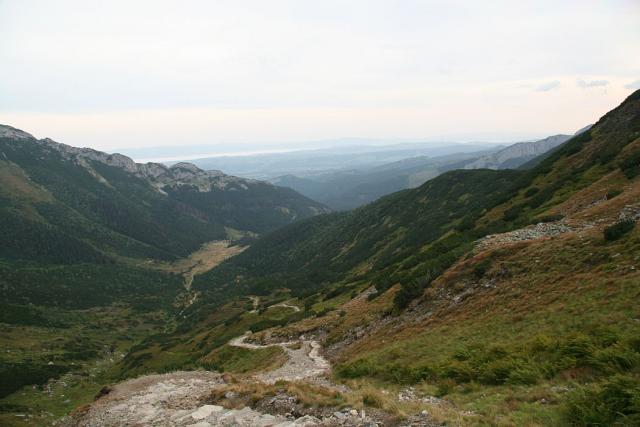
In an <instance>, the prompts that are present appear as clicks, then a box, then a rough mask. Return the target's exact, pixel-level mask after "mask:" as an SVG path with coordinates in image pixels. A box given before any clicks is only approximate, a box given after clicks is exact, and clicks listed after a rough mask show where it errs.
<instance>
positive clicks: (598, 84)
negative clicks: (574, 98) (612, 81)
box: [578, 79, 609, 89]
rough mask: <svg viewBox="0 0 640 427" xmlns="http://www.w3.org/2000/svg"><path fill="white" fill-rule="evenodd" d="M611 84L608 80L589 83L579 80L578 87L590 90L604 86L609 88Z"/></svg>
mask: <svg viewBox="0 0 640 427" xmlns="http://www.w3.org/2000/svg"><path fill="white" fill-rule="evenodd" d="M608 84H609V81H608V80H589V81H585V80H582V79H580V80H578V87H581V88H582V89H588V88H591V87H602V86H607V85H608Z"/></svg>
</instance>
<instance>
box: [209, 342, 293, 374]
mask: <svg viewBox="0 0 640 427" xmlns="http://www.w3.org/2000/svg"><path fill="white" fill-rule="evenodd" d="M285 359H286V355H285V354H284V350H282V348H280V347H278V346H272V347H267V348H260V349H256V350H249V349H246V348H239V347H230V346H223V347H221V348H219V349H216V350H214V351H213V352H211V353H210V354H209V355H208V356H207V357H206V359H205V360H204V361H203V362H202V366H203V367H204V368H206V369H209V370H212V371H220V372H230V373H236V374H246V373H251V372H257V371H263V370H268V369H274V368H277V367H278V366H280V365H282V363H283V362H284V361H285Z"/></svg>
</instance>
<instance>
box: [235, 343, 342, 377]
mask: <svg viewBox="0 0 640 427" xmlns="http://www.w3.org/2000/svg"><path fill="white" fill-rule="evenodd" d="M250 335H251V333H250V332H247V333H245V334H244V335H242V336H239V337H237V338H234V339H233V340H231V341H230V342H229V345H231V346H234V347H242V348H247V349H250V350H256V349H260V348H267V347H272V346H279V347H281V348H282V349H283V350H284V352H285V353H286V355H287V357H288V360H287V362H285V364H284V365H282V366H281V367H279V368H278V369H275V370H273V371H270V372H265V373H261V374H258V375H256V376H255V379H256V380H258V381H261V382H264V383H267V384H274V383H276V382H278V381H299V380H302V379H313V378H316V379H317V378H319V377H321V376H323V375H325V374H328V373H329V371H330V369H331V365H330V364H329V362H328V361H327V360H326V359H325V358H324V357H322V355H321V354H320V344H318V342H317V341H314V340H300V341H288V342H282V343H275V344H267V345H261V344H253V343H248V342H246V341H247V339H248V338H249V337H250Z"/></svg>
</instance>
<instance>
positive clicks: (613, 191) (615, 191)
mask: <svg viewBox="0 0 640 427" xmlns="http://www.w3.org/2000/svg"><path fill="white" fill-rule="evenodd" d="M620 194H622V190H620V189H619V188H614V189H611V190H609V191H607V196H606V197H607V200H611V199H613V198H614V197H616V196H619V195H620Z"/></svg>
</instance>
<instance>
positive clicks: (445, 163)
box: [272, 135, 571, 210]
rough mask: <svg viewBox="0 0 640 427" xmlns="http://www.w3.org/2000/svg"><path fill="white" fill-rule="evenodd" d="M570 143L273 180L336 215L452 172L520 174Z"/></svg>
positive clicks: (548, 141) (553, 140) (555, 140)
mask: <svg viewBox="0 0 640 427" xmlns="http://www.w3.org/2000/svg"><path fill="white" fill-rule="evenodd" d="M570 138H571V136H570V135H554V136H550V137H548V138H544V139H541V140H539V141H528V142H520V143H516V144H513V145H510V146H508V147H505V148H501V149H497V148H493V149H485V150H481V151H478V150H475V151H471V152H457V153H456V152H450V153H447V154H446V155H439V156H433V157H430V156H417V157H409V158H405V159H402V160H398V161H394V162H390V163H386V164H383V165H376V166H369V167H364V168H358V169H352V170H341V171H335V172H326V173H324V174H315V175H313V174H308V175H306V176H299V175H295V174H289V175H285V176H281V177H278V178H276V179H273V180H272V182H273V183H275V184H277V185H281V186H285V187H290V188H293V189H294V190H296V191H298V192H300V193H301V194H304V195H305V196H307V197H309V198H311V199H314V200H317V201H319V202H322V203H324V204H326V205H327V206H329V207H331V208H332V209H334V210H348V209H353V208H356V207H358V206H362V205H365V204H367V203H370V202H372V201H374V200H377V199H378V198H380V197H382V196H384V195H386V194H390V193H393V192H395V191H399V190H403V189H406V188H415V187H417V186H419V185H421V184H423V183H425V182H426V181H428V180H429V179H432V178H434V177H436V176H438V175H440V174H441V173H444V172H446V171H449V170H452V169H516V168H518V167H521V166H522V165H524V164H526V163H527V162H528V161H532V160H533V159H535V158H536V157H538V156H541V155H543V154H544V153H546V152H548V151H550V150H552V149H554V148H556V147H558V146H560V145H562V144H563V143H564V142H566V141H567V140H568V139H570ZM455 148H459V146H452V147H450V148H449V151H453V150H454V149H455ZM442 151H444V150H441V152H442Z"/></svg>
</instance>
